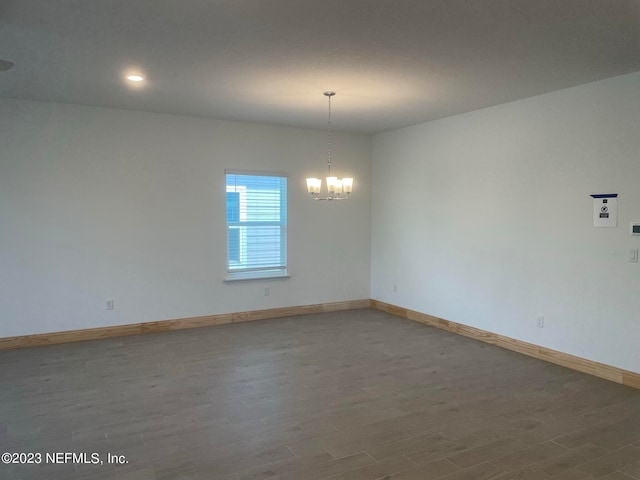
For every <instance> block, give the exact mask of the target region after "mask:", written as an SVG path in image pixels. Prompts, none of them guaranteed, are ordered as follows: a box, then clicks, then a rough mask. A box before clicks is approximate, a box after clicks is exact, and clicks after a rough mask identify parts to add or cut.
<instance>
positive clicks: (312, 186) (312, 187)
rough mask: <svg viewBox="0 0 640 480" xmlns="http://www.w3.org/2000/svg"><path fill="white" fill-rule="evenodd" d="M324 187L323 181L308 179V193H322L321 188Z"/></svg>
mask: <svg viewBox="0 0 640 480" xmlns="http://www.w3.org/2000/svg"><path fill="white" fill-rule="evenodd" d="M321 186H322V180H320V179H319V178H307V192H309V193H320V187H321Z"/></svg>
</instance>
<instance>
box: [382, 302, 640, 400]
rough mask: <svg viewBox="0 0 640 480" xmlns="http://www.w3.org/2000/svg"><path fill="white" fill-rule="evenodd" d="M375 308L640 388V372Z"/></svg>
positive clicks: (384, 306)
mask: <svg viewBox="0 0 640 480" xmlns="http://www.w3.org/2000/svg"><path fill="white" fill-rule="evenodd" d="M371 307H372V308H375V309H377V310H381V311H383V312H387V313H391V314H393V315H397V316H399V317H404V318H408V319H409V320H415V321H416V322H420V323H423V324H425V325H429V326H431V327H436V328H440V329H442V330H447V331H448V332H452V333H457V334H459V335H464V336H465V337H470V338H473V339H475V340H480V341H482V342H486V343H490V344H491V345H496V346H498V347H502V348H505V349H507V350H512V351H514V352H518V353H522V354H523V355H528V356H530V357H534V358H538V359H540V360H545V361H547V362H551V363H555V364H556V365H561V366H563V367H567V368H571V369H572V370H577V371H579V372H583V373H587V374H589V375H593V376H595V377H600V378H604V379H606V380H610V381H612V382H616V383H621V384H623V385H627V386H629V387H633V388H637V389H640V373H636V372H631V371H629V370H623V369H621V368H617V367H612V366H611V365H605V364H603V363H598V362H594V361H592V360H587V359H585V358H581V357H576V356H573V355H569V354H568V353H563V352H558V351H556V350H551V349H550V348H546V347H541V346H539V345H534V344H532V343H527V342H523V341H520V340H516V339H514V338H510V337H505V336H503V335H499V334H497V333H492V332H488V331H486V330H481V329H479V328H475V327H469V326H467V325H462V324H461V323H456V322H452V321H450V320H445V319H443V318H438V317H434V316H432V315H427V314H425V313H420V312H416V311H415V310H409V309H408V308H403V307H398V306H396V305H391V304H389V303H384V302H380V301H377V300H371Z"/></svg>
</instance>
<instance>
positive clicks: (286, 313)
mask: <svg viewBox="0 0 640 480" xmlns="http://www.w3.org/2000/svg"><path fill="white" fill-rule="evenodd" d="M370 306H371V300H369V299H366V300H351V301H346V302H334V303H320V304H316V305H303V306H296V307H283V308H269V309H266V310H252V311H248V312H236V313H223V314H220V315H205V316H203V317H190V318H177V319H173V320H161V321H158V322H145V323H132V324H128V325H115V326H112V327H99V328H87V329H82V330H69V331H65V332H53V333H39V334H34V335H22V336H19V337H5V338H0V351H2V350H13V349H15V348H27V347H41V346H45V345H55V344H59V343H71V342H84V341H87V340H98V339H101V338H111V337H123V336H127V335H139V334H142V333H156V332H168V331H171V330H184V329H186V328H197V327H210V326H212V325H222V324H225V323H237V322H250V321H253V320H266V319H268V318H282V317H293V316H297V315H309V314H312V313H325V312H337V311H340V310H353V309H358V308H370Z"/></svg>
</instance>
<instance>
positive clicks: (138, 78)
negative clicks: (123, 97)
mask: <svg viewBox="0 0 640 480" xmlns="http://www.w3.org/2000/svg"><path fill="white" fill-rule="evenodd" d="M127 80H129V81H130V82H141V81H143V80H144V77H141V76H140V75H127Z"/></svg>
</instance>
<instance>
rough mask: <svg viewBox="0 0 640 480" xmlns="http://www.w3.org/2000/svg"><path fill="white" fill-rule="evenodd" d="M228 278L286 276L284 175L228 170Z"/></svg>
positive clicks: (285, 197)
mask: <svg viewBox="0 0 640 480" xmlns="http://www.w3.org/2000/svg"><path fill="white" fill-rule="evenodd" d="M225 173H226V179H227V180H226V181H227V278H226V280H248V279H254V278H272V277H286V276H287V177H286V176H285V175H281V174H273V173H272V174H266V173H254V172H237V171H230V170H227V171H226V172H225Z"/></svg>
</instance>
